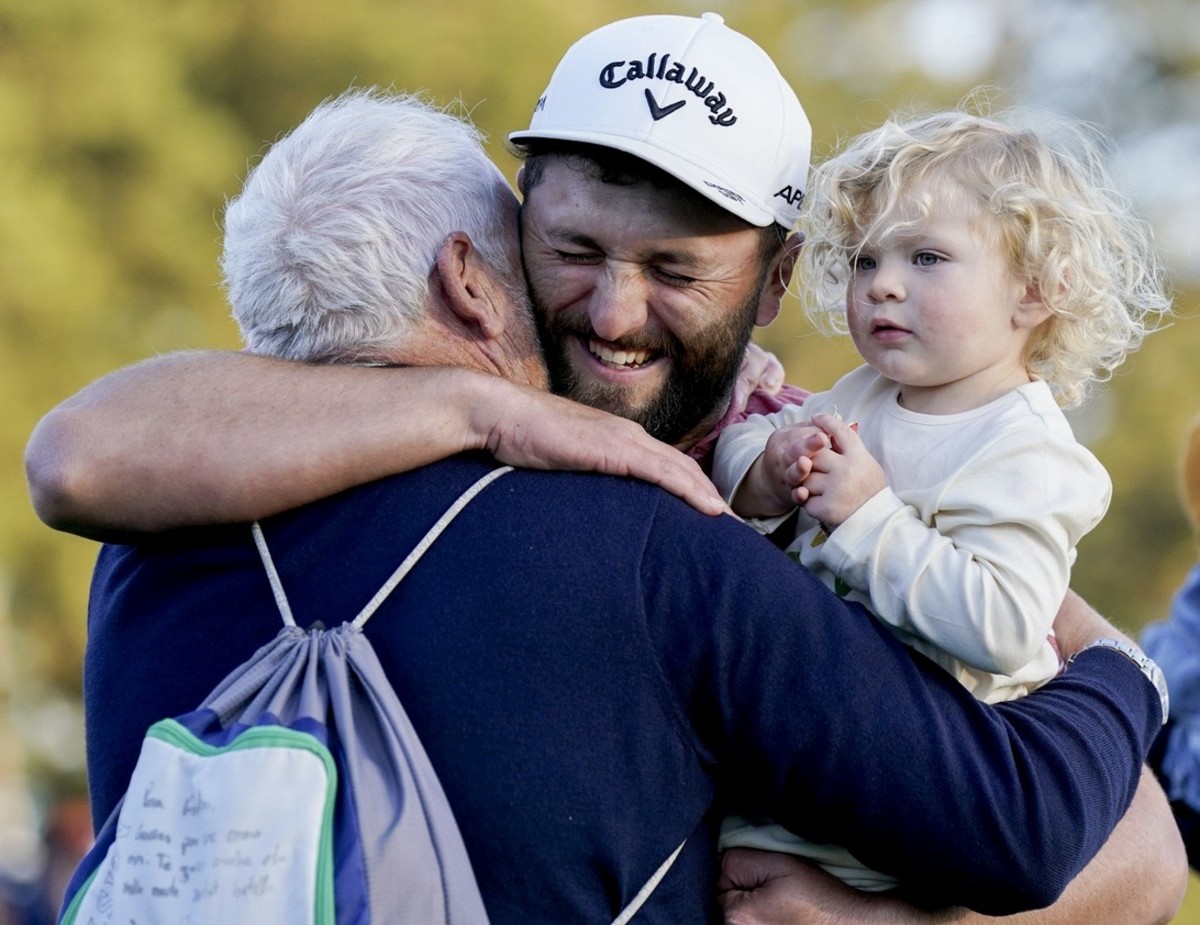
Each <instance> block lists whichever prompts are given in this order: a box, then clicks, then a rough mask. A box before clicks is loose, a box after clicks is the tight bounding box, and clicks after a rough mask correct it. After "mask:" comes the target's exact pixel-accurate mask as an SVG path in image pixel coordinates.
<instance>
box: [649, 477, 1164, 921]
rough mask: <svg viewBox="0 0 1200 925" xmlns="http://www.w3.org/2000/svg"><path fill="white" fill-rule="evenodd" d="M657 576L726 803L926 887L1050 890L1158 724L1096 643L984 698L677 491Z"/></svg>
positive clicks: (1012, 894) (656, 630) (1122, 790)
mask: <svg viewBox="0 0 1200 925" xmlns="http://www.w3.org/2000/svg"><path fill="white" fill-rule="evenodd" d="M664 511H665V512H666V513H663V512H664ZM697 516H698V515H697ZM643 583H644V588H643V593H644V595H645V608H646V613H647V615H648V617H647V619H648V621H649V623H648V633H649V636H650V638H651V640H652V645H653V648H654V651H655V658H656V659H657V662H658V664H659V665H660V670H661V672H662V675H663V678H664V680H665V683H666V686H667V689H668V690H669V691H670V692H671V694H670V696H671V697H672V698H673V699H674V700H675V702H676V704H677V711H678V715H679V717H680V734H681V736H684V737H688V738H691V739H693V740H694V742H695V743H696V748H697V749H698V750H699V751H700V753H701V755H702V759H703V760H704V761H706V762H709V763H711V766H712V767H713V768H714V773H715V774H716V776H717V778H718V780H719V781H721V782H722V783H723V784H724V785H725V792H724V793H723V794H722V798H723V802H724V804H725V805H726V806H727V808H729V809H732V810H735V811H739V812H743V813H744V814H746V815H748V816H751V817H756V816H759V817H763V818H771V819H774V820H775V821H778V822H780V823H781V824H783V825H785V826H786V827H788V828H789V829H791V830H792V831H794V832H796V833H798V834H800V835H801V836H803V837H805V838H808V839H811V840H814V841H818V842H828V841H835V840H836V841H838V842H839V843H841V844H844V845H846V847H847V848H849V850H850V851H851V852H852V853H854V854H855V855H856V856H857V857H858V858H859V859H860V860H861V861H863V862H864V863H865V864H867V865H869V866H871V867H873V868H875V869H878V870H882V871H886V872H888V873H892V874H894V875H896V876H897V877H899V878H900V879H901V881H902V882H903V883H904V884H905V885H906V887H907V888H908V889H909V890H911V891H913V892H914V893H915V894H917V895H919V896H921V897H923V898H925V899H927V900H928V901H930V902H936V903H941V904H961V905H965V906H968V907H970V908H973V909H977V910H979V911H982V912H986V913H990V914H993V915H1003V914H1009V913H1013V912H1016V911H1019V910H1021V909H1025V908H1034V907H1040V906H1044V905H1047V904H1049V903H1051V902H1052V901H1053V900H1054V899H1055V898H1056V897H1057V896H1058V895H1059V893H1061V891H1062V890H1063V888H1064V887H1065V886H1066V884H1067V883H1068V882H1069V881H1070V880H1071V879H1072V878H1073V877H1074V876H1075V875H1076V874H1077V873H1078V872H1079V871H1080V870H1081V869H1082V868H1083V866H1084V865H1085V864H1086V863H1087V862H1088V860H1089V859H1090V858H1091V857H1092V856H1093V855H1094V854H1095V852H1096V851H1097V850H1098V849H1099V848H1100V846H1101V845H1102V844H1103V843H1104V841H1105V840H1106V839H1107V837H1108V835H1109V834H1110V832H1111V831H1112V828H1113V827H1114V826H1115V825H1116V823H1117V821H1118V820H1119V819H1120V818H1121V816H1122V815H1123V813H1124V811H1125V809H1126V807H1127V806H1128V805H1129V803H1130V800H1131V799H1132V796H1133V792H1134V789H1135V787H1136V785H1137V781H1138V776H1139V773H1140V769H1141V764H1142V761H1143V759H1144V757H1145V754H1146V751H1147V749H1148V748H1149V744H1150V741H1151V739H1152V737H1153V735H1154V734H1155V733H1156V732H1157V728H1158V724H1159V722H1160V717H1159V715H1158V713H1159V710H1160V708H1159V705H1158V699H1157V695H1155V694H1154V692H1153V690H1152V688H1151V685H1150V684H1149V683H1148V682H1147V681H1146V679H1145V678H1144V677H1143V676H1142V675H1141V673H1140V672H1139V671H1138V670H1137V669H1136V667H1134V666H1133V665H1132V663H1130V662H1129V661H1128V660H1127V659H1125V658H1124V657H1123V656H1121V655H1120V654H1119V653H1109V652H1104V651H1098V650H1091V651H1088V652H1085V653H1084V654H1083V655H1082V656H1081V657H1080V658H1079V659H1078V660H1077V662H1076V663H1075V666H1074V667H1072V668H1071V669H1070V670H1069V671H1068V672H1067V673H1066V674H1065V675H1064V676H1063V677H1062V678H1060V679H1058V680H1055V681H1053V682H1051V683H1050V684H1047V685H1046V686H1045V687H1044V688H1042V690H1041V691H1039V692H1037V693H1035V694H1033V695H1031V696H1029V697H1026V698H1023V699H1021V700H1019V701H1015V702H1013V703H1008V704H1003V705H1001V706H997V707H991V706H987V705H985V704H981V703H979V702H978V701H976V700H975V699H974V698H972V697H971V696H970V694H969V693H968V692H967V691H965V690H964V689H963V688H962V687H961V685H959V684H957V683H956V682H954V681H953V679H952V678H951V677H950V676H949V675H947V674H946V673H945V672H943V671H941V670H940V669H938V668H937V667H936V666H935V665H933V663H931V662H930V661H928V660H927V659H925V658H923V657H922V656H920V655H919V654H917V653H913V652H911V651H910V650H908V649H907V648H906V647H904V646H903V645H902V644H901V643H900V642H899V641H898V640H897V639H896V638H895V637H894V636H893V635H892V634H891V633H890V632H889V631H888V630H887V629H886V628H884V627H883V626H881V625H880V624H879V623H878V622H877V621H875V620H874V619H872V618H871V617H870V616H869V615H868V614H867V613H866V612H865V611H864V610H862V609H861V608H860V607H858V606H856V605H853V604H849V603H847V602H845V601H843V600H841V599H839V598H837V597H836V596H835V595H833V594H832V593H831V592H830V591H829V590H828V589H827V588H825V587H824V585H822V584H821V583H820V582H819V581H817V580H816V579H814V578H813V577H812V576H811V575H810V574H808V573H807V572H806V571H805V570H803V569H800V568H797V567H796V566H795V565H794V564H792V563H791V562H790V560H788V559H787V557H786V556H784V555H782V554H781V553H779V552H778V550H775V549H773V548H771V547H770V544H769V543H767V542H766V541H764V540H762V539H761V538H760V537H757V536H755V535H754V534H753V532H752V531H750V530H748V529H747V528H746V527H745V526H744V525H741V524H737V523H736V522H735V521H733V520H731V519H727V520H726V522H725V524H724V525H722V527H721V528H720V529H717V530H697V529H695V523H694V518H692V517H691V514H690V512H687V511H685V510H682V505H680V504H677V503H675V502H674V499H669V498H668V499H663V500H662V502H661V508H660V516H658V517H657V518H656V525H655V527H654V529H653V530H652V532H651V535H650V536H649V542H648V546H647V549H646V553H645V562H644V566H643Z"/></svg>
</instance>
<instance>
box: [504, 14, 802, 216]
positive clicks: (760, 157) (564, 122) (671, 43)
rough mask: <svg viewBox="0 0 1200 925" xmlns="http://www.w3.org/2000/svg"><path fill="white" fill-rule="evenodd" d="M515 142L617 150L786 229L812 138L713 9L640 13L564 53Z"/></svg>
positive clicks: (768, 71) (788, 97)
mask: <svg viewBox="0 0 1200 925" xmlns="http://www.w3.org/2000/svg"><path fill="white" fill-rule="evenodd" d="M509 139H510V141H511V142H513V143H514V145H516V146H518V149H520V147H521V146H525V145H528V144H530V143H535V142H571V143H579V144H582V145H591V146H599V147H601V148H612V149H615V150H617V151H623V152H626V153H627V154H631V155H633V156H634V157H636V158H639V159H640V160H642V161H645V162H646V163H649V164H652V165H654V166H655V167H657V168H659V169H661V170H662V171H664V172H665V173H666V174H668V175H669V176H671V177H673V178H675V179H676V180H678V181H680V182H681V183H683V184H684V185H686V186H687V187H689V188H690V189H692V190H695V191H696V192H697V193H699V194H700V195H702V196H704V197H705V198H707V199H709V200H711V201H712V202H715V203H716V204H717V205H719V206H721V207H722V208H723V209H726V210H727V211H729V212H732V213H733V214H734V215H736V216H738V217H739V218H741V219H743V220H745V221H747V222H749V223H750V224H752V225H757V226H759V227H766V226H769V225H771V224H773V223H777V224H779V225H782V226H783V227H785V228H791V226H792V225H793V224H794V223H795V221H796V217H797V215H798V213H799V206H800V201H801V198H802V197H803V194H804V189H805V185H806V181H807V174H808V160H809V151H810V148H811V142H812V131H811V129H810V127H809V123H808V118H807V116H805V114H804V110H803V108H802V107H801V106H800V101H799V100H798V99H797V98H796V94H795V92H794V91H793V90H792V88H791V87H790V86H789V85H788V83H787V81H785V80H784V79H783V77H782V76H781V75H780V73H779V71H778V69H777V68H776V67H775V65H774V63H773V62H772V61H771V59H770V58H769V57H768V56H767V54H766V52H764V51H763V50H762V49H761V48H759V47H758V45H756V44H755V43H754V42H752V41H751V40H750V39H748V38H746V36H744V35H741V34H740V33H738V32H735V31H733V30H732V29H730V28H728V27H727V26H725V24H724V21H723V20H722V19H721V17H720V16H718V15H717V14H715V13H705V14H704V15H703V16H701V17H698V18H695V17H690V16H637V17H634V18H632V19H623V20H620V21H618V22H615V23H610V24H609V25H607V26H603V27H601V28H600V29H597V30H595V31H594V32H591V33H589V34H588V35H585V36H584V37H583V38H581V39H580V40H579V41H578V42H576V43H575V44H574V45H572V46H571V48H569V49H568V50H567V52H566V54H565V55H563V58H562V60H561V61H560V62H559V64H558V67H557V68H556V69H555V71H554V74H553V76H552V77H551V78H550V83H549V85H548V86H547V87H546V90H545V92H544V93H543V94H542V96H541V97H540V98H539V99H538V101H537V104H536V106H535V107H534V111H533V117H532V120H531V121H530V126H529V129H528V130H526V131H520V132H513V133H512V134H511V135H510V136H509Z"/></svg>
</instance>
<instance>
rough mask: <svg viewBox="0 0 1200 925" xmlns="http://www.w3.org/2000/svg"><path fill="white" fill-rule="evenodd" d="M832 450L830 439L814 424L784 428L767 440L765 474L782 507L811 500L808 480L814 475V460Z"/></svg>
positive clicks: (764, 454)
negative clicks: (821, 453)
mask: <svg viewBox="0 0 1200 925" xmlns="http://www.w3.org/2000/svg"><path fill="white" fill-rule="evenodd" d="M828 447H829V437H827V436H826V435H825V432H824V431H823V430H821V429H820V428H819V427H816V426H814V425H812V424H792V425H790V426H788V427H781V428H779V429H778V430H776V431H775V432H773V433H772V434H771V436H770V437H768V438H767V445H766V447H765V448H764V450H763V456H762V465H763V469H762V474H763V478H764V480H765V482H766V484H767V485H768V486H770V488H771V491H772V493H773V494H774V495H775V497H776V498H777V499H778V500H779V502H780V504H782V505H785V506H786V507H787V508H791V507H794V506H796V505H798V504H803V503H804V502H805V501H807V500H808V495H809V492H808V488H807V487H805V485H804V482H805V479H807V478H808V474H809V472H811V471H812V457H813V456H814V455H815V454H816V453H819V452H820V451H821V450H824V449H827V448H828Z"/></svg>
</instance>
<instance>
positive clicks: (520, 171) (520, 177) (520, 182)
mask: <svg viewBox="0 0 1200 925" xmlns="http://www.w3.org/2000/svg"><path fill="white" fill-rule="evenodd" d="M517 189H518V190H519V191H520V193H521V198H522V199H524V198H525V165H524V164H522V165H521V166H520V167H518V168H517Z"/></svg>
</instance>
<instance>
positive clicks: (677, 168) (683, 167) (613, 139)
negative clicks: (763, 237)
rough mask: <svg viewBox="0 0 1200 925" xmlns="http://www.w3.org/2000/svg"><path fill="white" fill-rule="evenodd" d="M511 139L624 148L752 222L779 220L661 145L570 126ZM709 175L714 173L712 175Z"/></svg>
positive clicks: (515, 134) (514, 134) (514, 135)
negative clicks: (708, 178)
mask: <svg viewBox="0 0 1200 925" xmlns="http://www.w3.org/2000/svg"><path fill="white" fill-rule="evenodd" d="M508 140H509V141H511V142H513V143H515V144H522V143H524V142H529V141H541V140H546V141H577V142H582V143H584V144H593V145H598V146H599V147H602V148H614V149H615V150H617V151H624V152H625V153H626V154H632V155H633V156H634V157H636V158H639V159H640V160H643V161H646V163H648V164H653V165H654V166H655V167H658V168H659V169H660V170H663V171H666V173H668V174H670V175H671V176H672V177H674V178H675V179H676V180H678V181H679V182H680V183H682V184H684V186H687V187H688V188H690V189H693V190H695V191H696V192H697V193H699V194H700V195H701V196H703V197H704V198H705V199H707V200H709V201H710V202H713V203H716V204H717V205H718V206H720V207H721V208H722V209H724V210H725V211H726V212H731V213H733V214H734V215H736V216H737V217H738V218H740V219H742V220H743V221H746V222H749V223H750V224H751V225H755V226H757V227H759V228H766V227H767V226H768V225H771V224H774V223H775V222H776V221H777V219H776V218H775V215H774V214H773V213H772V212H769V211H768V210H766V209H763V208H760V207H758V206H755V205H753V204H752V203H750V202H747V201H746V200H745V199H744V198H742V197H740V196H739V197H738V199H737V200H734V199H731V198H730V197H729V196H728V195H727V194H726V193H723V192H722V191H721V190H727V187H725V186H722V185H720V184H719V183H718V182H717V180H716V178H713V181H712V182H713V183H714V184H716V186H712V185H709V184H708V183H706V182H705V181H704V180H702V179H698V178H697V177H696V174H697V173H706V172H705V171H704V170H703V168H701V167H698V166H697V165H696V164H694V163H692V162H691V161H689V160H687V159H686V158H683V157H679V156H677V155H675V154H672V153H671V152H670V151H664V150H663V149H662V148H660V147H657V146H655V145H652V144H649V143H647V142H644V141H641V140H639V139H636V138H626V137H624V136H622V135H609V134H605V133H604V132H589V131H579V130H576V131H572V130H567V129H558V130H554V131H537V130H535V129H527V130H525V131H522V132H512V133H511V134H510V135H509V136H508ZM707 175H708V176H711V174H707Z"/></svg>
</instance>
